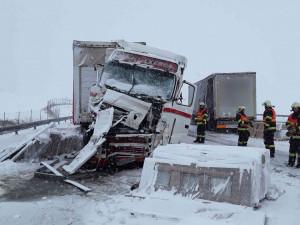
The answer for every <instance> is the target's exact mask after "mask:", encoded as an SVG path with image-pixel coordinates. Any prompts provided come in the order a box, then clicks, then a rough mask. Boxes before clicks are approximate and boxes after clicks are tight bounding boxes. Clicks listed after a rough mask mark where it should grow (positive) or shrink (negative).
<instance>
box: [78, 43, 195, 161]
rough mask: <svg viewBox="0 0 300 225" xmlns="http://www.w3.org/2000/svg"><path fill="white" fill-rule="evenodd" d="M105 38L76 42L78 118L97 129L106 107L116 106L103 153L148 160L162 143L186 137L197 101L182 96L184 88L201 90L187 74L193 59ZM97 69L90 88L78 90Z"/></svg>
mask: <svg viewBox="0 0 300 225" xmlns="http://www.w3.org/2000/svg"><path fill="white" fill-rule="evenodd" d="M105 44H106V46H105V45H104V44H101V43H97V42H96V43H95V42H93V43H86V42H76V43H75V47H74V58H75V59H74V62H76V65H74V71H75V72H74V87H76V88H77V90H76V88H75V89H74V96H75V97H74V123H75V124H81V125H82V126H84V127H86V128H88V129H91V128H93V123H94V122H95V120H96V118H97V114H98V113H99V112H100V111H103V110H107V109H109V108H113V119H112V120H113V122H112V126H111V128H110V130H109V131H108V132H107V133H106V134H105V138H106V142H105V143H104V144H103V146H102V147H101V148H99V151H98V155H99V156H100V157H99V159H101V160H103V159H107V158H109V157H110V156H112V155H114V156H117V157H119V159H120V158H128V157H134V158H135V160H136V161H143V160H144V157H146V156H148V155H150V154H151V152H152V151H153V149H155V147H156V146H158V145H166V144H168V143H180V142H181V141H182V140H183V139H184V138H185V137H186V136H187V132H188V128H189V124H190V120H191V117H192V111H193V106H194V102H195V101H194V100H193V99H192V100H189V102H188V103H185V102H184V101H183V100H182V97H181V94H182V88H183V86H187V87H190V90H193V94H195V93H196V86H195V85H193V84H191V83H189V82H187V81H184V80H183V73H184V70H185V68H186V66H187V59H186V58H185V57H184V56H181V55H177V54H174V53H171V52H168V51H164V50H161V49H157V48H153V47H149V46H146V45H143V44H139V43H131V42H126V41H123V40H120V41H116V42H112V43H105ZM112 46H114V47H113V48H112ZM80 48H81V49H80ZM100 49H101V50H100ZM101 53H102V57H100V56H101ZM76 57H78V58H80V59H81V60H80V59H76ZM97 59H98V60H97ZM85 71H86V72H85ZM91 74H93V79H94V84H93V85H90V87H89V94H88V95H87V94H86V92H85V93H83V92H81V93H78V90H79V91H80V87H82V86H84V85H86V83H84V82H83V81H84V80H85V77H84V76H90V78H89V79H90V80H91V79H92V76H91ZM78 87H79V88H78ZM81 89H82V88H81ZM76 96H77V98H79V100H78V99H76ZM83 97H84V99H83ZM80 102H81V103H82V102H85V106H84V107H82V105H79V104H80ZM86 103H87V104H86ZM104 146H105V147H104Z"/></svg>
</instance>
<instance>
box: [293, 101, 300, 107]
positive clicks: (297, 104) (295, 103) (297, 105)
mask: <svg viewBox="0 0 300 225" xmlns="http://www.w3.org/2000/svg"><path fill="white" fill-rule="evenodd" d="M291 107H292V108H300V103H299V102H294V103H293V104H292V105H291Z"/></svg>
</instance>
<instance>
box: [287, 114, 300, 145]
mask: <svg viewBox="0 0 300 225" xmlns="http://www.w3.org/2000/svg"><path fill="white" fill-rule="evenodd" d="M299 117H300V115H297V114H295V113H292V114H291V115H290V116H289V118H288V120H287V121H286V128H287V129H288V131H289V132H290V133H291V134H292V138H297V139H298V138H300V124H299Z"/></svg>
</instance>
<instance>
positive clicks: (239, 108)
mask: <svg viewBox="0 0 300 225" xmlns="http://www.w3.org/2000/svg"><path fill="white" fill-rule="evenodd" d="M245 109H246V107H245V106H239V107H238V112H241V111H243V110H245Z"/></svg>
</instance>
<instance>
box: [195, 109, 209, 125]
mask: <svg viewBox="0 0 300 225" xmlns="http://www.w3.org/2000/svg"><path fill="white" fill-rule="evenodd" d="M207 117H208V114H207V109H206V108H203V109H199V110H198V112H197V117H196V121H197V125H206V119H207Z"/></svg>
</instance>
